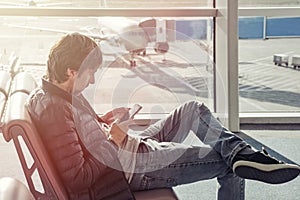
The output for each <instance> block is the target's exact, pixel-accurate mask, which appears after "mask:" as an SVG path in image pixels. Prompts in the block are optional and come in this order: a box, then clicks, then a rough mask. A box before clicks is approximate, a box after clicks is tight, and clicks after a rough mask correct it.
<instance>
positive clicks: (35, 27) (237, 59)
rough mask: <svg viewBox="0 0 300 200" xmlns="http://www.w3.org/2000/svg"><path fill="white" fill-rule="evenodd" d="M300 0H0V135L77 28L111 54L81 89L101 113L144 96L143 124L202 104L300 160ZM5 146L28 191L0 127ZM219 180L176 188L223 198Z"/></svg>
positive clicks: (266, 193)
mask: <svg viewBox="0 0 300 200" xmlns="http://www.w3.org/2000/svg"><path fill="white" fill-rule="evenodd" d="M299 4H300V1H298V0H280V1H279V0H276V1H275V0H273V1H271V0H260V1H259V0H237V1H232V0H213V1H209V0H200V1H197V0H164V1H154V2H150V1H146V0H126V1H121V0H98V1H82V0H70V1H48V0H35V1H25V0H15V1H9V2H8V1H7V2H2V1H0V26H1V31H0V72H1V73H0V84H1V85H0V87H1V88H0V119H1V121H0V125H1V126H0V127H1V129H0V133H1V132H3V131H4V128H3V127H5V123H6V120H7V119H6V115H7V113H8V112H9V111H11V110H10V108H9V101H8V100H9V99H10V96H12V95H13V93H14V90H16V91H22V92H24V91H25V92H28V93H29V92H30V91H29V90H31V89H33V88H35V87H37V86H38V85H40V84H41V80H42V79H41V78H42V77H43V76H45V75H46V70H47V59H48V58H47V56H48V53H49V50H50V48H51V46H52V45H53V44H54V43H55V42H56V41H57V40H58V39H59V38H61V37H62V36H63V35H65V34H67V33H72V32H79V33H82V34H85V35H87V36H89V37H91V38H93V39H94V40H95V41H96V42H97V44H98V45H99V47H100V48H101V50H102V52H103V64H102V66H101V69H100V70H98V71H97V73H96V75H95V84H94V85H91V86H90V87H88V88H87V89H86V90H85V91H84V95H85V96H86V97H87V99H88V100H89V103H90V104H91V105H92V106H93V108H94V109H95V111H96V112H97V113H99V114H103V113H105V112H106V111H107V110H109V109H111V108H114V107H121V106H129V107H130V106H132V105H133V104H135V103H139V104H141V105H142V106H143V108H142V109H141V110H140V111H139V113H138V114H137V115H136V116H135V120H136V122H137V124H139V125H141V126H143V125H145V124H149V123H154V122H155V121H157V120H158V119H160V118H162V117H164V116H166V115H167V113H169V112H170V111H172V110H173V109H174V108H176V107H177V106H178V105H181V104H182V103H184V102H186V101H190V100H196V101H200V102H203V103H204V104H206V105H207V106H208V107H209V108H210V109H211V110H212V111H213V113H214V115H215V116H216V117H217V118H218V119H219V120H220V121H221V122H222V123H223V124H224V126H226V127H228V128H229V129H230V130H231V131H232V132H234V133H236V134H238V135H239V136H240V137H242V138H244V139H245V140H246V141H247V142H249V143H250V144H251V145H253V146H254V147H255V148H257V149H261V148H262V147H265V148H267V149H268V151H269V152H270V154H271V155H273V156H276V157H279V158H280V159H281V160H283V161H286V162H290V163H295V164H298V165H299V163H300V153H299V151H300V149H299V145H300V101H299V99H300V85H299V76H300V26H299V24H300V14H299V13H300V6H299ZM25 74H27V75H28V74H29V76H27V75H25ZM14 78H19V79H20V80H18V81H13V80H17V79H14ZM30 80H34V84H31V83H29V84H28V83H27V82H28V81H29V82H30ZM23 86H24V87H23ZM25 86H26V87H25ZM28 88H30V89H28ZM27 90H28V91H27ZM190 140H191V141H193V140H194V139H193V138H190ZM0 148H1V150H0V155H1V158H2V159H1V160H0V178H2V177H12V178H14V179H17V180H19V181H20V182H21V183H23V184H24V185H25V186H26V187H28V180H26V178H25V175H24V173H23V170H22V167H21V164H20V161H19V158H18V155H17V153H16V150H15V145H14V144H13V142H12V141H10V142H6V141H5V138H4V137H3V136H2V134H0ZM39 184H40V185H39V186H37V187H41V185H43V183H39ZM0 185H1V183H0ZM216 185H217V184H216V180H215V179H214V180H209V181H203V182H199V183H193V184H187V185H183V186H176V187H174V189H173V190H174V192H175V194H176V196H177V198H178V199H180V200H181V199H182V200H196V199H204V200H211V199H216ZM299 185H300V179H299V177H298V178H296V179H295V180H293V181H291V182H289V183H286V184H283V185H268V184H264V183H258V182H255V181H248V180H247V181H246V200H250V199H257V200H260V199H274V200H281V199H288V200H296V199H299V196H300V190H299ZM42 190H43V189H42ZM43 192H45V191H42V192H41V193H43ZM0 197H1V195H0Z"/></svg>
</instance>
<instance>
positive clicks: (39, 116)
mask: <svg viewBox="0 0 300 200" xmlns="http://www.w3.org/2000/svg"><path fill="white" fill-rule="evenodd" d="M28 110H29V113H30V115H31V117H32V119H33V122H34V123H35V125H36V126H37V129H38V132H39V133H40V134H41V137H42V139H43V141H44V144H45V146H46V149H47V150H48V152H49V154H50V157H51V159H52V162H53V163H54V165H55V167H56V169H57V171H58V174H59V175H60V177H61V179H62V181H63V183H64V185H65V186H66V188H67V190H68V192H69V195H70V199H72V200H73V199H97V200H98V199H114V200H118V199H120V200H126V199H134V197H133V196H132V193H131V191H130V189H129V185H128V183H127V181H126V179H125V176H124V174H123V172H121V171H120V170H121V166H120V164H119V161H118V159H117V149H116V147H115V145H114V144H112V143H111V142H110V141H108V140H107V139H106V138H107V137H106V136H105V134H104V133H103V132H102V130H101V128H100V123H99V121H98V120H99V118H98V117H97V115H96V114H95V112H94V111H93V109H92V108H91V106H90V105H89V103H88V102H87V101H86V99H85V98H84V97H83V96H78V97H74V96H72V95H70V94H69V93H67V92H65V91H64V90H62V89H60V88H58V87H56V86H55V85H53V84H52V83H49V82H47V81H45V80H43V85H42V88H39V89H37V90H35V91H34V92H33V93H32V94H31V95H30V97H29V99H28ZM116 169H117V170H116Z"/></svg>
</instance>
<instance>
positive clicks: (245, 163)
mask: <svg viewBox="0 0 300 200" xmlns="http://www.w3.org/2000/svg"><path fill="white" fill-rule="evenodd" d="M237 167H252V168H255V169H258V170H261V171H267V172H269V171H273V170H278V169H298V170H300V167H299V166H297V165H293V164H287V163H283V164H262V163H257V162H251V161H245V160H239V161H237V162H235V163H234V164H233V166H232V169H233V171H235V169H236V168H237Z"/></svg>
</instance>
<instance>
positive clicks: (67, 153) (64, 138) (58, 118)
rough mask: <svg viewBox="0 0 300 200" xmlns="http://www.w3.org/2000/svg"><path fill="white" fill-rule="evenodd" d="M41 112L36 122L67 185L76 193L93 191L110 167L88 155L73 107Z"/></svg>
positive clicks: (50, 107)
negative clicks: (75, 121)
mask: <svg viewBox="0 0 300 200" xmlns="http://www.w3.org/2000/svg"><path fill="white" fill-rule="evenodd" d="M40 106H43V105H40ZM38 109H39V110H41V112H40V113H38V114H37V115H36V117H34V121H35V122H36V124H37V127H38V130H39V132H40V133H41V136H42V139H43V141H44V143H45V146H46V148H47V150H48V152H49V154H50V157H51V158H52V160H53V162H54V165H55V166H56V168H57V170H58V172H59V174H60V176H61V178H62V180H63V182H64V184H65V185H67V186H68V187H69V188H70V189H71V190H72V191H73V192H75V193H77V192H79V191H81V190H84V189H87V188H90V187H91V186H92V185H93V184H94V183H95V181H96V179H97V178H99V177H100V176H103V175H104V174H105V171H106V168H107V167H106V166H105V165H104V164H102V163H101V162H99V161H98V160H97V159H95V158H94V157H93V156H91V155H90V154H89V153H87V152H85V149H84V148H83V146H82V145H81V141H80V139H79V137H78V133H77V129H76V125H75V123H74V119H73V117H74V116H73V113H72V108H71V105H68V104H59V103H55V104H50V105H49V104H48V105H47V106H45V107H44V108H42V109H41V108H38Z"/></svg>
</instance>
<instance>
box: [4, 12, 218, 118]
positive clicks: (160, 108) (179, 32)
mask: <svg viewBox="0 0 300 200" xmlns="http://www.w3.org/2000/svg"><path fill="white" fill-rule="evenodd" d="M0 26H1V30H3V31H1V33H0V46H1V52H0V53H1V54H2V58H1V60H0V62H1V65H2V68H4V69H5V70H10V69H9V67H10V62H11V57H12V54H14V55H16V56H17V57H18V58H19V60H18V63H17V65H18V66H17V67H16V69H18V68H20V69H22V70H25V71H28V72H29V73H31V74H33V76H34V77H35V78H36V79H37V80H38V81H40V77H42V76H43V75H44V74H45V71H46V61H47V55H48V53H49V49H50V47H51V46H52V45H53V44H54V42H55V41H56V40H57V39H58V38H60V37H61V36H62V35H64V34H65V33H68V32H81V33H83V34H86V35H89V36H90V37H93V38H95V40H96V41H97V42H98V44H99V46H100V48H101V50H102V52H103V58H104V63H103V66H102V68H101V69H100V70H98V72H97V74H96V83H95V84H94V85H93V86H91V87H89V88H88V89H87V90H86V91H85V95H87V97H88V99H89V100H90V102H91V104H92V105H93V106H94V107H95V109H96V111H97V112H99V113H102V112H105V111H107V110H108V109H110V108H112V107H118V106H130V105H132V104H133V103H140V104H142V105H143V109H142V111H141V113H148V114H150V113H168V112H170V111H171V110H172V109H173V108H175V107H177V106H178V105H179V104H182V103H183V102H185V101H189V100H199V101H201V102H204V103H206V104H207V105H208V106H209V107H210V109H212V108H213V94H214V91H213V66H214V65H213V63H212V46H213V44H212V41H213V40H212V30H213V27H212V18H168V19H164V18H143V19H141V18H121V17H116V18H109V17H100V18H99V17H97V18H96V17H90V18H89V17H85V18H73V17H70V18H61V17H22V18H21V17H2V18H0Z"/></svg>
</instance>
